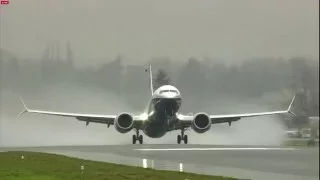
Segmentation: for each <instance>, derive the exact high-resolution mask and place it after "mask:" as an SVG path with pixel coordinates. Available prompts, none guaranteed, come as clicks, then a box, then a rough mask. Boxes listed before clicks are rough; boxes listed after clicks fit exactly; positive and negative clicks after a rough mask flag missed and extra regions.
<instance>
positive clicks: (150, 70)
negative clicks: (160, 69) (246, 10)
mask: <svg viewBox="0 0 320 180" xmlns="http://www.w3.org/2000/svg"><path fill="white" fill-rule="evenodd" d="M148 71H149V82H150V91H151V96H153V78H152V68H151V64H149V69H145V72H148Z"/></svg>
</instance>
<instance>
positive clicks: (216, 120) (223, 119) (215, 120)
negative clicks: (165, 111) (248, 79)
mask: <svg viewBox="0 0 320 180" xmlns="http://www.w3.org/2000/svg"><path fill="white" fill-rule="evenodd" d="M294 99H295V96H294V97H293V99H292V100H291V103H290V105H289V107H288V109H287V110H280V111H269V112H258V113H243V114H223V115H209V118H210V120H211V124H220V123H229V124H231V122H234V121H238V120H240V119H241V118H249V117H257V116H267V115H276V114H286V113H289V114H292V115H294V116H296V115H295V114H294V113H293V112H292V111H291V107H292V104H293V101H294ZM194 117H195V116H194V115H182V114H178V115H177V119H178V122H179V123H178V124H177V126H176V127H175V128H174V129H181V128H188V127H190V126H191V121H192V120H193V119H194Z"/></svg>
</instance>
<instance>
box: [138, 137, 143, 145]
mask: <svg viewBox="0 0 320 180" xmlns="http://www.w3.org/2000/svg"><path fill="white" fill-rule="evenodd" d="M139 142H140V144H142V143H143V136H142V135H140V136H139Z"/></svg>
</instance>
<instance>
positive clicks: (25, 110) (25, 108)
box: [17, 98, 29, 116]
mask: <svg viewBox="0 0 320 180" xmlns="http://www.w3.org/2000/svg"><path fill="white" fill-rule="evenodd" d="M20 101H21V103H22V104H23V107H24V110H23V111H21V112H20V113H19V114H18V115H17V116H20V115H22V114H24V113H26V112H28V111H29V109H28V108H27V106H26V104H25V103H24V102H23V100H22V98H20Z"/></svg>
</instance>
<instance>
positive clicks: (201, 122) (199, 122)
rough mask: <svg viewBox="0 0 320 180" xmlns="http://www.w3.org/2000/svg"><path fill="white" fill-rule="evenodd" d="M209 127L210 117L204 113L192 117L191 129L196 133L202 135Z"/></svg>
mask: <svg viewBox="0 0 320 180" xmlns="http://www.w3.org/2000/svg"><path fill="white" fill-rule="evenodd" d="M210 127H211V120H210V117H209V116H208V115H207V114H205V113H198V114H196V115H195V116H194V118H193V120H192V123H191V128H192V129H193V130H194V131H195V132H197V133H204V132H206V131H208V130H209V129H210Z"/></svg>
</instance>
